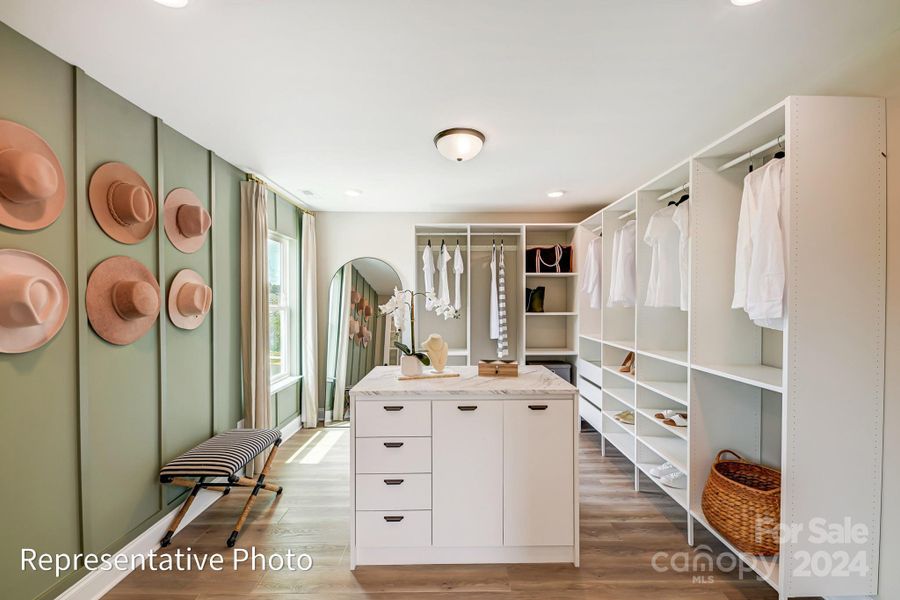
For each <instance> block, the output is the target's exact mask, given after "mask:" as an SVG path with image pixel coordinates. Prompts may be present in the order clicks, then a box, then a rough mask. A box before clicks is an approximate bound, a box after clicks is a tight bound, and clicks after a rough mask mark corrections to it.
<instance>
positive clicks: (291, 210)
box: [269, 196, 300, 240]
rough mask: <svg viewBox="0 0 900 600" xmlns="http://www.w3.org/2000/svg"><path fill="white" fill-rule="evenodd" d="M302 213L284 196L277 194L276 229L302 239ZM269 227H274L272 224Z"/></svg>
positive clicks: (291, 236)
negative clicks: (280, 196)
mask: <svg viewBox="0 0 900 600" xmlns="http://www.w3.org/2000/svg"><path fill="white" fill-rule="evenodd" d="M299 215H300V213H299V212H297V208H296V207H295V206H294V205H293V204H291V203H290V202H288V201H287V200H285V199H283V198H279V197H278V196H275V227H274V229H275V231H278V232H279V233H281V234H284V235H286V236H288V237H290V238H294V239H295V240H297V239H300V218H299ZM269 228H270V229H273V227H272V226H271V224H269Z"/></svg>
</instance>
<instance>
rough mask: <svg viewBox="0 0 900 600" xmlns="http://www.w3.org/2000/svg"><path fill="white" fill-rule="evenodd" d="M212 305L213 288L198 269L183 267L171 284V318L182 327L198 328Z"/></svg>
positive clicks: (177, 325)
mask: <svg viewBox="0 0 900 600" xmlns="http://www.w3.org/2000/svg"><path fill="white" fill-rule="evenodd" d="M211 306H212V289H211V288H210V287H209V286H208V285H206V282H205V281H203V277H202V276H201V275H200V274H199V273H197V272H196V271H192V270H190V269H182V270H181V271H179V272H178V274H177V275H175V279H173V280H172V285H171V286H169V319H170V320H171V321H172V324H173V325H175V326H176V327H180V328H181V329H197V328H198V327H200V325H201V324H203V321H204V320H205V319H206V315H207V314H208V313H209V309H210V307H211Z"/></svg>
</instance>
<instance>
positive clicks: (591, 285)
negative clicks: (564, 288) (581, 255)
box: [581, 237, 603, 308]
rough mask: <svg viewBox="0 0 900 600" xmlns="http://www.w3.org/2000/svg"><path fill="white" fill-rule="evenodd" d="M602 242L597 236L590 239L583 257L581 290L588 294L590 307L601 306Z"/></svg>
mask: <svg viewBox="0 0 900 600" xmlns="http://www.w3.org/2000/svg"><path fill="white" fill-rule="evenodd" d="M602 244H603V239H602V238H599V237H597V238H594V239H593V240H591V241H590V243H588V247H587V255H586V256H585V259H584V269H585V272H584V279H583V280H582V284H581V291H583V292H585V293H586V294H588V295H589V296H590V299H591V308H601V307H602V306H603V298H602V293H603V292H602V286H601V285H600V272H601V269H602V265H601V261H602V260H603V250H602V248H601V247H602Z"/></svg>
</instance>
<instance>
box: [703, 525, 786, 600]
mask: <svg viewBox="0 0 900 600" xmlns="http://www.w3.org/2000/svg"><path fill="white" fill-rule="evenodd" d="M691 515H692V516H693V517H694V520H695V521H697V522H698V523H700V524H701V525H703V527H704V528H705V529H706V530H707V531H709V532H710V533H711V534H713V535H714V536H716V537H717V538H718V539H719V541H721V542H722V544H724V545H725V547H726V548H728V549H729V550H730V551H731V552H733V553H734V554H735V556H737V557H738V558H740V559H741V560H742V561H744V564H746V565H747V566H748V567H750V568H751V569H753V571H754V572H755V573H756V574H757V575H759V576H760V578H761V579H762V580H763V581H765V582H766V583H768V584H769V585H771V586H772V587H773V588H774V589H775V591H779V581H778V580H779V570H780V565H779V563H778V557H777V556H755V555H753V554H747V553H746V552H741V551H740V550H738V549H737V548H736V547H735V546H734V544H732V543H731V542H729V541H728V539H727V538H726V537H725V536H724V535H722V534H721V533H719V532H718V531H716V530H715V528H714V527H712V526H711V525H710V524H709V522H708V521H707V520H706V516H705V515H704V514H703V511H702V510H700V509H698V510H692V511H691Z"/></svg>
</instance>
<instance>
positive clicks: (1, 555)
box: [0, 23, 81, 598]
mask: <svg viewBox="0 0 900 600" xmlns="http://www.w3.org/2000/svg"><path fill="white" fill-rule="evenodd" d="M23 81H25V82H28V84H27V85H21V82H23ZM73 81H74V79H73V73H72V68H71V67H70V66H69V65H67V64H65V63H64V62H62V61H61V60H59V59H57V58H56V57H54V56H53V55H51V54H50V53H48V52H46V51H44V50H42V49H41V48H39V47H37V46H36V45H34V44H33V43H32V42H30V41H28V40H27V39H25V38H23V37H22V36H20V35H19V34H17V33H15V32H13V31H12V30H11V29H9V28H8V27H6V25H4V24H2V23H0V89H2V90H3V91H2V94H0V119H8V120H11V121H16V122H19V123H22V124H24V125H26V126H28V127H30V128H32V129H34V130H35V131H37V132H38V133H39V134H40V135H41V136H42V137H43V138H44V139H45V140H47V142H48V143H49V144H50V146H52V147H53V149H54V151H55V152H56V155H57V157H59V160H60V162H61V163H62V167H63V171H64V173H65V177H66V182H67V191H68V194H67V197H66V205H65V208H64V209H63V212H62V215H61V216H60V217H59V218H58V219H57V220H56V221H55V222H54V223H53V224H52V225H50V226H48V227H46V228H45V229H43V230H41V231H36V232H23V231H15V230H13V229H8V228H6V227H2V226H0V248H21V249H24V250H29V251H31V252H36V253H37V254H40V255H41V256H43V257H44V258H46V259H48V260H49V261H50V262H52V263H53V264H54V265H55V266H56V268H57V269H59V271H60V273H62V275H63V277H64V278H65V280H66V284H67V286H68V287H69V296H70V299H69V316H68V318H67V320H66V323H65V325H64V326H63V328H62V329H61V330H60V332H59V333H57V335H56V337H54V338H53V340H52V341H50V342H49V343H48V344H46V345H45V346H43V347H42V348H40V349H38V350H35V351H33V352H28V353H26V354H15V355H12V354H0V402H2V406H3V419H2V420H0V455H2V456H5V457H9V458H10V459H12V460H13V462H12V463H11V465H10V466H9V468H8V469H7V470H8V476H9V477H15V478H16V480H17V482H19V483H22V484H23V486H24V487H23V488H17V487H14V486H13V484H12V483H7V485H6V486H5V491H4V493H3V494H2V495H0V514H3V515H6V516H7V519H6V522H5V523H4V528H3V534H2V535H0V540H2V542H0V598H33V597H35V596H37V595H38V594H40V593H41V592H43V591H44V590H46V589H48V588H49V587H50V586H52V585H53V584H54V583H55V579H54V578H53V574H52V573H33V574H30V575H28V576H24V575H22V574H21V573H20V572H19V568H18V566H19V563H18V560H19V550H20V549H21V548H23V547H35V548H40V549H41V550H43V551H46V552H51V553H60V552H66V553H69V552H77V551H78V550H79V549H80V547H81V541H80V526H79V523H80V514H79V479H78V395H77V386H78V365H77V358H76V352H75V348H76V344H77V329H78V326H77V323H78V314H77V310H78V299H79V298H78V290H77V288H76V277H75V269H76V263H75V204H74V198H75V193H74V185H73V183H72V181H73V179H74V177H73V175H74V172H75V156H74V143H73V139H74V138H73V132H74V113H73V110H72V107H73V105H74V93H75V92H74V84H73Z"/></svg>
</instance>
